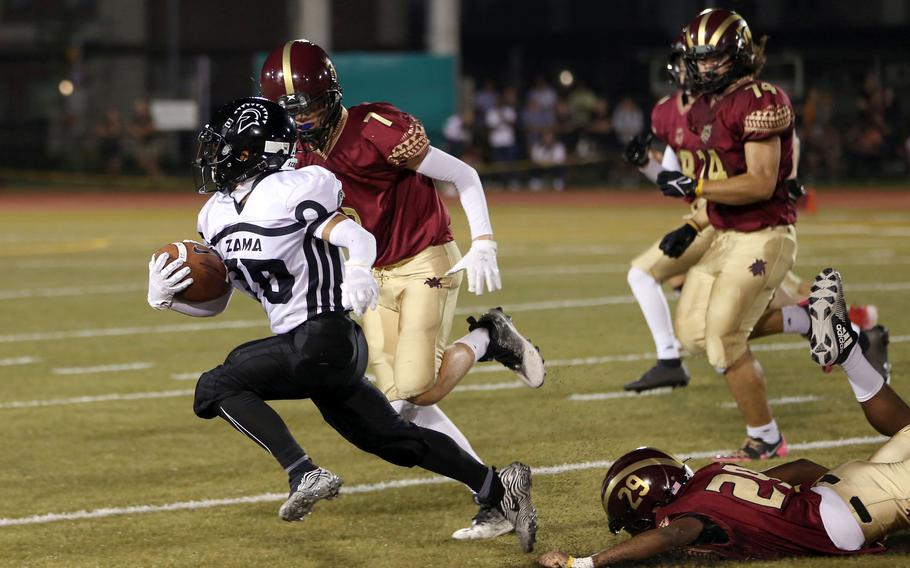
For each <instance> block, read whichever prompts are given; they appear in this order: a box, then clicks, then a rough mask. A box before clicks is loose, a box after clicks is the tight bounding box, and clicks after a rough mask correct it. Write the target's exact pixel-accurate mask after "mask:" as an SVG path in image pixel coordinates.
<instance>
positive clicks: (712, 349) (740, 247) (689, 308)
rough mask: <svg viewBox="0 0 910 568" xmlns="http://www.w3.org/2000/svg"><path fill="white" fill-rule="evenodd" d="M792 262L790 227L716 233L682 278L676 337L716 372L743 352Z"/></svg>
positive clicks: (793, 250)
mask: <svg viewBox="0 0 910 568" xmlns="http://www.w3.org/2000/svg"><path fill="white" fill-rule="evenodd" d="M795 260H796V230H795V229H794V227H793V226H792V225H785V226H779V227H770V228H767V229H762V230H760V231H754V232H750V233H745V232H740V231H732V230H725V231H717V232H716V236H715V237H714V241H713V242H712V243H711V246H710V247H709V248H708V251H707V252H706V253H705V255H704V256H703V257H702V258H701V260H699V262H698V263H697V264H696V265H695V266H693V267H692V268H691V269H690V270H689V273H688V276H687V277H686V284H685V286H684V287H683V291H682V294H681V295H680V298H679V303H678V304H677V306H676V318H675V319H676V336H677V337H678V338H679V340H680V342H681V343H682V344H683V346H684V347H685V348H686V349H687V350H688V351H689V353H692V354H700V353H707V355H708V361H709V362H710V363H711V365H713V366H714V367H715V368H717V369H726V368H728V367H730V365H732V364H733V363H735V362H736V360H737V359H739V358H740V357H742V355H743V354H744V353H745V352H746V349H747V346H746V341H747V340H748V338H749V334H750V333H752V328H753V327H754V326H755V322H757V321H758V318H759V317H760V316H761V314H762V313H763V312H764V311H765V309H766V308H767V307H768V304H769V302H770V300H771V296H772V295H773V294H774V289H775V288H777V287H778V285H780V283H781V281H782V280H783V279H784V276H785V275H786V274H787V272H788V271H789V270H790V268H791V267H792V266H793V263H794V261H795Z"/></svg>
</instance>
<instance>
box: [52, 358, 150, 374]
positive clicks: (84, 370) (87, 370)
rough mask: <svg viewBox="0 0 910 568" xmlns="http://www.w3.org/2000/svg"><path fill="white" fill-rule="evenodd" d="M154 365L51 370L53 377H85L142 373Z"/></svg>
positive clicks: (141, 364)
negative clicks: (95, 374)
mask: <svg viewBox="0 0 910 568" xmlns="http://www.w3.org/2000/svg"><path fill="white" fill-rule="evenodd" d="M154 366H155V364H154V363H150V362H147V361H143V362H138V363H122V364H119V365H96V366H94V367H57V368H56V369H54V370H53V373H54V374H55V375H87V374H89V373H117V372H120V371H142V370H144V369H151V368H152V367H154Z"/></svg>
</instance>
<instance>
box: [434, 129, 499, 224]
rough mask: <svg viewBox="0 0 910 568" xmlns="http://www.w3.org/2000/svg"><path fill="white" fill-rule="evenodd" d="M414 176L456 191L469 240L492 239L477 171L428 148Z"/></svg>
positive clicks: (454, 158) (435, 149)
mask: <svg viewBox="0 0 910 568" xmlns="http://www.w3.org/2000/svg"><path fill="white" fill-rule="evenodd" d="M417 173H420V174H423V175H425V176H427V177H431V178H433V179H438V180H442V181H448V182H451V183H452V184H453V185H454V186H455V189H456V190H458V198H459V199H460V200H461V207H462V208H463V209H464V212H465V214H466V215H467V217H468V226H470V227H471V238H472V239H476V238H477V237H479V236H481V235H492V234H493V225H492V224H491V223H490V213H489V211H488V210H487V198H486V196H484V193H483V185H481V183H480V176H479V175H477V170H475V169H474V168H472V167H471V166H469V165H468V164H466V163H464V162H462V161H461V160H459V159H458V158H456V157H454V156H450V155H449V154H447V153H445V152H443V151H442V150H440V149H438V148H435V147H433V146H430V149H429V151H427V155H426V156H424V158H423V161H422V162H420V165H419V166H418V167H417Z"/></svg>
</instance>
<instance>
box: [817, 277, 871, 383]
mask: <svg viewBox="0 0 910 568" xmlns="http://www.w3.org/2000/svg"><path fill="white" fill-rule="evenodd" d="M809 321H810V322H811V324H812V325H811V333H810V335H809V347H810V349H811V351H810V353H811V355H812V360H813V361H815V362H816V363H818V364H819V365H821V366H823V367H826V366H830V365H840V364H841V363H843V362H844V361H845V360H846V359H847V354H848V353H849V352H850V350H851V349H853V347H854V346H855V345H856V344H857V342H858V340H859V337H858V335H857V333H856V332H855V331H854V330H853V326H851V325H850V318H849V315H848V312H847V303H846V302H845V301H844V284H843V282H842V281H841V276H840V272H838V271H836V270H834V269H833V268H826V269H824V270H822V271H821V273H820V274H819V275H818V276H816V277H815V283H814V284H812V291H811V293H810V294H809Z"/></svg>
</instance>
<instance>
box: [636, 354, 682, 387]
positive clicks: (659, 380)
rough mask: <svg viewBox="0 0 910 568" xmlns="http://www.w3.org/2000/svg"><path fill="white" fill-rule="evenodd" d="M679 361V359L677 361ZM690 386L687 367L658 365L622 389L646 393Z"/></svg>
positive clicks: (659, 363) (658, 363)
mask: <svg viewBox="0 0 910 568" xmlns="http://www.w3.org/2000/svg"><path fill="white" fill-rule="evenodd" d="M677 361H678V359H677ZM688 384H689V372H688V371H687V370H686V366H685V365H683V364H682V363H680V364H679V365H678V366H674V365H664V364H661V362H660V360H658V361H657V364H656V365H654V366H653V367H651V368H650V369H648V370H647V371H646V372H645V374H644V375H642V376H641V377H640V378H639V379H638V380H637V381H632V382H631V383H626V384H625V385H624V386H623V387H622V388H623V389H624V390H627V391H635V392H644V391H649V390H652V389H659V388H663V387H673V388H676V387H684V386H686V385H688Z"/></svg>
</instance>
